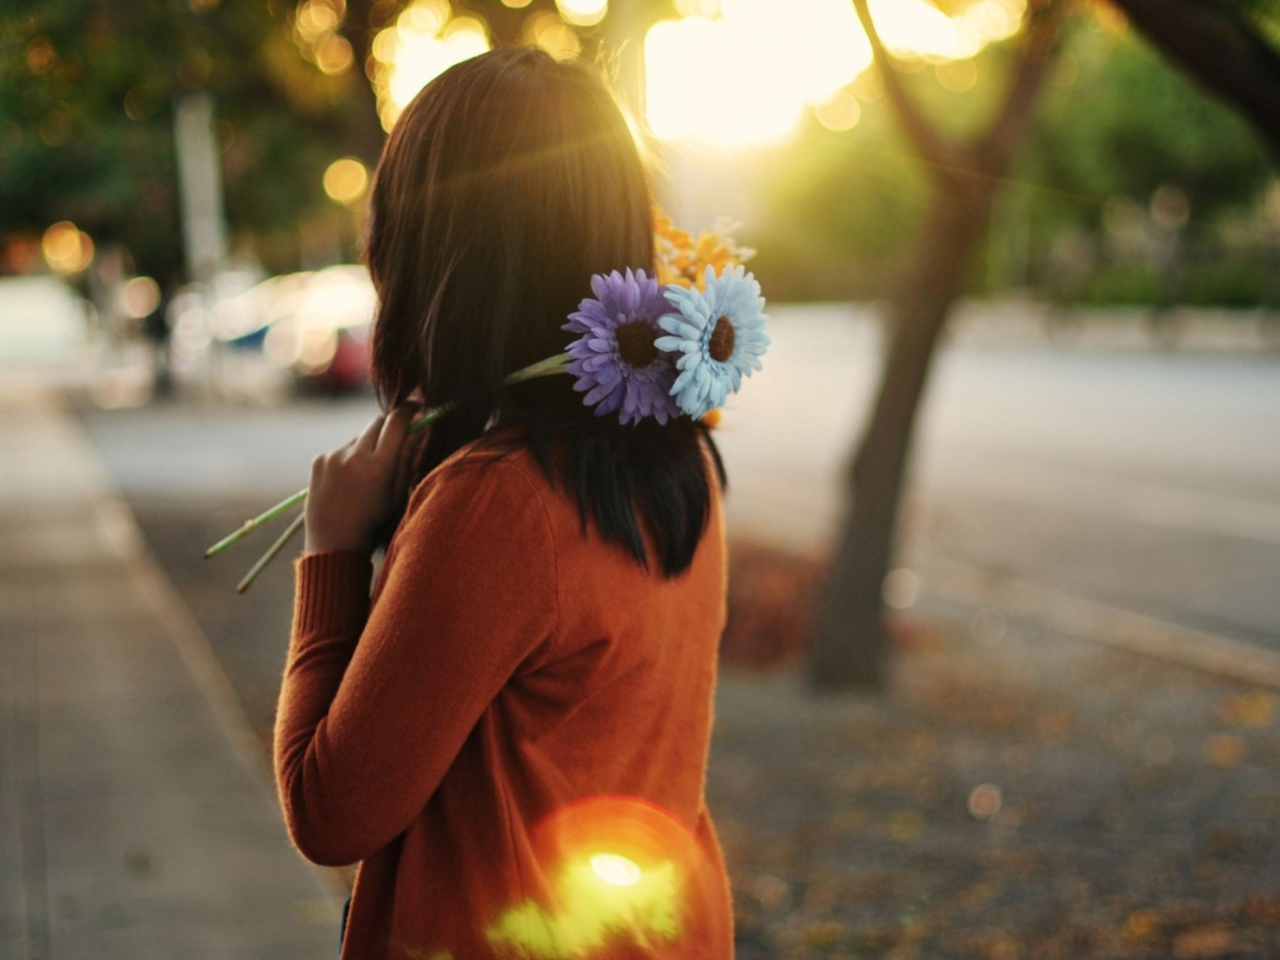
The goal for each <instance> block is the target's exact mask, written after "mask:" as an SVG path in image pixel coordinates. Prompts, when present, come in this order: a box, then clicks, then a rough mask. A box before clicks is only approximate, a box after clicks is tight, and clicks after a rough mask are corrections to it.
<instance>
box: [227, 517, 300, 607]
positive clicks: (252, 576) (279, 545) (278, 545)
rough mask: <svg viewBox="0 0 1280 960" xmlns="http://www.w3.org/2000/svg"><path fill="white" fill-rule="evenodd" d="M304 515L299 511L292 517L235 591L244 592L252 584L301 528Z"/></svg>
mask: <svg viewBox="0 0 1280 960" xmlns="http://www.w3.org/2000/svg"><path fill="white" fill-rule="evenodd" d="M306 516H307V515H306V514H305V513H300V514H298V515H297V516H296V517H294V518H293V522H292V523H291V524H289V526H287V527H285V530H284V533H282V534H280V538H279V539H278V540H276V542H275V543H273V544H272V545H271V548H270V549H269V550H268V551H267V552H266V553H264V554H263V555H262V556H261V557H259V558H258V562H257V563H255V564H254V565H253V566H252V567H251V568H250V569H249V572H248V573H246V574H245V575H244V579H243V580H241V581H240V582H239V583H237V584H236V593H244V592H245V591H246V590H248V589H249V588H250V587H252V586H253V581H255V580H257V579H258V574H260V573H261V572H262V571H263V570H265V569H267V565H268V564H270V563H271V561H272V560H274V559H275V558H276V557H277V556H279V554H280V551H281V550H283V549H284V548H285V547H286V546H287V545H288V543H289V541H290V540H292V539H293V536H294V534H296V533H297V532H298V531H299V530H301V529H302V524H303V522H304V520H305V519H306Z"/></svg>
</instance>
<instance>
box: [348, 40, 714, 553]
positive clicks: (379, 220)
mask: <svg viewBox="0 0 1280 960" xmlns="http://www.w3.org/2000/svg"><path fill="white" fill-rule="evenodd" d="M653 256H654V244H653V217H652V201H651V197H650V192H649V185H648V181H647V178H646V174H645V170H644V165H643V162H642V161H641V158H640V155H639V152H638V150H637V148H636V145H635V141H634V140H633V138H632V135H631V131H630V129H629V128H628V126H627V123H626V120H625V119H624V117H623V115H622V113H621V111H620V110H619V109H618V106H617V105H616V103H615V102H614V101H613V98H612V97H611V96H610V94H609V92H608V90H607V89H606V87H605V85H604V83H603V82H602V81H601V80H600V78H599V77H598V76H596V75H595V74H594V73H593V72H592V70H590V69H589V68H587V67H585V66H582V65H579V64H570V63H559V62H557V61H555V60H554V59H552V58H551V57H550V56H548V55H547V54H546V53H544V52H542V51H541V50H538V49H536V48H528V47H520V48H508V49H499V50H494V51H492V52H490V53H487V54H484V55H482V56H479V57H475V58H474V59H471V60H467V61H465V62H463V63H460V64H458V65H457V66H455V67H452V68H451V69H449V70H448V71H446V72H445V73H443V74H441V75H440V76H439V77H437V78H436V79H435V80H433V81H432V82H431V83H430V84H429V85H428V86H427V87H426V88H424V89H423V90H422V92H421V93H419V94H418V96H417V97H416V98H415V99H414V101H413V102H412V103H411V104H409V106H408V107H407V108H406V109H405V111H404V113H403V114H402V115H401V116H400V118H399V120H398V121H397V123H396V126H395V128H394V130H393V131H392V133H391V136H390V138H389V139H388V141H387V145H386V148H385V149H384V150H383V153H382V159H381V161H380V162H379V164H378V171H377V176H376V180H375V185H374V190H373V196H372V200H371V206H370V221H369V232H368V245H367V260H368V265H369V270H370V273H371V274H372V276H373V279H374V283H375V285H376V287H377V289H378V294H379V307H378V314H377V318H376V321H375V326H374V335H373V369H374V381H375V383H376V385H377V388H378V393H379V397H380V399H381V400H382V403H383V405H384V406H387V407H391V406H396V405H398V404H400V403H403V402H405V401H406V400H407V399H409V397H410V395H411V394H412V393H413V392H414V391H415V390H419V391H421V395H422V399H423V401H424V402H425V403H426V404H427V406H435V405H438V404H442V403H445V402H446V401H453V402H455V403H457V405H458V409H457V410H456V411H455V412H453V413H451V414H449V415H448V416H447V417H445V418H444V419H442V420H440V421H438V422H437V423H436V424H435V425H434V426H433V427H432V433H431V436H430V439H429V441H428V442H427V444H426V446H425V448H424V450H423V452H422V455H421V457H420V459H419V462H418V464H417V465H416V472H417V476H416V477H415V479H417V478H420V477H422V476H425V475H426V473H427V472H429V471H430V470H431V469H432V468H434V467H435V466H436V465H438V464H439V463H440V462H442V461H443V460H444V459H445V458H446V457H448V456H449V455H450V454H451V453H453V452H454V451H455V450H457V449H458V448H460V447H461V446H463V445H464V444H467V443H469V442H471V441H473V440H475V439H477V438H478V437H480V436H481V435H483V434H484V433H485V432H486V430H487V429H489V428H491V427H494V426H505V427H511V428H514V429H513V430H499V431H495V432H494V434H493V436H505V437H506V438H507V439H508V440H509V439H510V438H511V437H512V436H515V437H517V438H518V439H517V440H516V441H515V442H518V443H522V444H526V445H528V446H529V447H530V449H531V450H532V452H533V454H534V455H535V457H536V459H537V462H538V464H539V465H540V467H541V469H542V471H543V472H544V473H545V474H546V476H547V477H548V479H549V480H551V481H552V482H553V483H556V484H558V485H559V486H560V487H562V488H563V489H565V490H567V491H568V492H569V494H570V495H571V496H572V497H574V498H575V500H576V502H577V504H578V508H579V512H580V514H581V516H582V522H583V529H584V532H587V531H588V530H589V526H590V522H594V524H595V526H596V528H597V529H598V531H599V533H600V535H601V536H603V538H604V539H605V540H606V541H607V542H611V543H615V544H619V545H621V546H622V547H624V548H625V549H627V550H628V551H629V552H630V553H631V554H632V555H633V556H634V557H635V558H636V559H637V560H638V561H639V562H640V563H642V564H646V565H647V563H648V558H647V551H646V549H645V539H644V535H643V533H642V530H647V532H648V533H649V535H650V536H651V537H652V540H653V544H654V546H655V548H656V550H657V552H658V554H659V561H660V565H661V569H662V572H663V574H664V575H666V576H674V575H676V574H678V573H680V572H681V571H683V570H684V569H685V568H687V567H688V565H689V563H690V561H691V560H692V558H693V553H694V549H695V548H696V546H697V543H698V541H699V539H700V538H701V535H702V531H703V529H704V528H705V526H706V522H707V518H708V515H709V509H710V489H709V486H708V484H709V480H708V478H707V470H706V467H705V456H704V452H703V451H704V447H703V442H704V441H705V450H707V451H709V453H710V455H711V457H712V459H713V460H714V463H715V465H716V472H717V474H718V479H719V482H721V483H723V467H722V466H721V464H720V460H719V456H718V454H716V452H715V446H714V444H712V443H711V442H710V438H709V437H707V436H706V430H705V429H704V428H703V427H702V426H701V424H698V423H695V422H693V421H691V420H689V419H688V418H684V417H682V418H680V419H679V420H678V421H675V422H672V423H668V424H666V425H665V426H659V425H658V424H656V423H653V422H643V423H640V424H638V425H630V426H622V425H621V424H619V423H618V421H617V419H616V417H606V418H597V417H595V416H594V415H593V413H592V411H591V410H589V409H588V408H587V407H586V406H585V405H584V404H583V402H582V397H581V395H580V394H577V393H575V392H574V391H573V389H572V378H571V377H568V376H564V375H557V376H553V377H547V378H544V379H542V380H538V381H533V382H529V383H525V384H522V385H520V386H517V387H510V388H508V387H504V385H503V378H504V377H505V376H506V375H507V374H509V373H511V372H512V371H514V370H518V369H520V368H521V367H524V366H527V365H529V364H531V363H535V362H536V361H538V360H542V359H545V358H547V357H550V356H552V355H554V354H557V353H561V352H562V351H563V350H564V349H565V346H566V344H567V342H568V340H569V335H568V334H566V333H564V332H563V331H562V330H561V329H560V327H561V325H562V324H563V323H565V321H566V318H567V317H568V315H569V313H571V312H572V311H573V310H574V309H576V307H577V305H578V303H579V301H580V300H581V299H582V298H583V297H584V296H588V295H590V286H589V283H590V278H591V276H592V274H596V273H604V272H608V271H610V270H621V269H624V268H626V267H632V268H635V269H644V270H646V271H650V272H652V270H653Z"/></svg>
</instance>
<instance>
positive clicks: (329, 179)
mask: <svg viewBox="0 0 1280 960" xmlns="http://www.w3.org/2000/svg"><path fill="white" fill-rule="evenodd" d="M368 186H369V171H368V170H366V169H365V166H364V164H363V163H361V162H360V161H359V160H357V159H356V158H355V157H342V158H341V159H340V160H335V161H333V163H331V164H329V167H328V169H327V170H325V172H324V192H325V193H326V194H328V195H329V199H331V200H335V201H337V202H338V203H344V204H350V203H355V202H356V201H357V200H359V199H360V198H361V197H363V196H364V192H365V190H366V189H368Z"/></svg>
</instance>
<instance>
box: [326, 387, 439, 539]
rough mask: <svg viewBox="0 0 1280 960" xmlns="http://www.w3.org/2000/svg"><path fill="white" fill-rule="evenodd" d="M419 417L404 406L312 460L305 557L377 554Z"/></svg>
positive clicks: (411, 409)
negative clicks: (406, 447) (336, 552)
mask: <svg viewBox="0 0 1280 960" xmlns="http://www.w3.org/2000/svg"><path fill="white" fill-rule="evenodd" d="M414 413H415V410H414V408H413V407H409V406H404V407H398V408H396V409H395V410H394V411H392V412H391V413H390V414H383V415H382V416H380V417H375V418H374V420H373V422H372V423H370V424H369V426H367V427H366V428H365V430H364V432H363V433H362V434H360V436H359V437H357V438H356V439H354V440H352V441H351V442H350V443H348V444H347V445H346V446H343V447H339V448H338V449H336V450H331V451H329V452H328V453H322V454H320V456H318V457H316V458H315V460H314V461H312V463H311V487H310V492H309V493H308V494H307V508H306V517H307V519H306V545H305V547H304V548H303V549H304V551H305V552H306V553H321V552H325V551H330V550H344V551H350V552H351V553H362V554H366V555H372V553H373V551H374V548H375V546H376V543H377V535H378V532H379V531H380V530H381V529H382V528H383V526H384V525H385V524H386V523H387V521H388V520H389V519H390V518H391V514H392V512H393V510H394V509H395V496H396V493H397V491H396V489H395V487H396V473H397V465H398V464H399V462H400V455H401V450H402V448H403V447H404V442H405V437H406V436H407V434H408V431H409V424H410V423H411V422H412V419H413V415H414Z"/></svg>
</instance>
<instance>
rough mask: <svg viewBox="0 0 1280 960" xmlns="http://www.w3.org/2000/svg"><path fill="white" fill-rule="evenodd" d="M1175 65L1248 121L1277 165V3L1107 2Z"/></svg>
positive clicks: (1279, 85) (1279, 101) (1279, 20)
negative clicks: (1121, 12)
mask: <svg viewBox="0 0 1280 960" xmlns="http://www.w3.org/2000/svg"><path fill="white" fill-rule="evenodd" d="M1111 2H1112V3H1113V4H1114V5H1115V6H1116V7H1117V8H1119V9H1120V10H1122V11H1123V12H1124V13H1125V15H1126V16H1127V17H1128V18H1129V20H1130V21H1131V22H1132V23H1133V25H1134V26H1135V27H1137V28H1138V29H1139V30H1140V31H1141V32H1142V33H1143V34H1144V35H1145V36H1146V37H1147V39H1149V40H1150V41H1151V42H1152V43H1153V44H1155V45H1156V46H1157V47H1158V48H1159V49H1160V50H1161V51H1162V52H1163V53H1164V54H1165V55H1166V56H1168V57H1169V58H1170V59H1171V60H1172V61H1173V62H1174V63H1176V64H1178V65H1179V66H1181V67H1182V68H1183V69H1184V70H1186V71H1187V72H1188V73H1190V74H1191V75H1192V76H1193V77H1195V78H1196V79H1197V80H1199V81H1200V83H1202V84H1204V86H1205V87H1206V88H1207V89H1208V90H1210V91H1211V92H1212V93H1214V94H1216V95H1217V96H1218V97H1221V98H1222V99H1223V100H1225V101H1226V102H1227V103H1229V104H1231V105H1232V106H1233V107H1234V108H1235V109H1236V110H1238V111H1239V112H1240V115H1241V116H1242V117H1244V118H1245V119H1246V120H1248V121H1249V123H1251V124H1252V125H1253V127H1254V129H1255V130H1257V132H1258V136H1259V137H1261V138H1262V141H1263V142H1264V143H1265V144H1266V145H1267V148H1268V149H1269V150H1270V151H1271V155H1272V157H1273V158H1274V160H1275V162H1276V163H1277V164H1278V165H1280V52H1277V50H1276V47H1275V46H1274V43H1275V39H1276V38H1277V37H1278V36H1280V3H1278V2H1277V0H1111Z"/></svg>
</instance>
